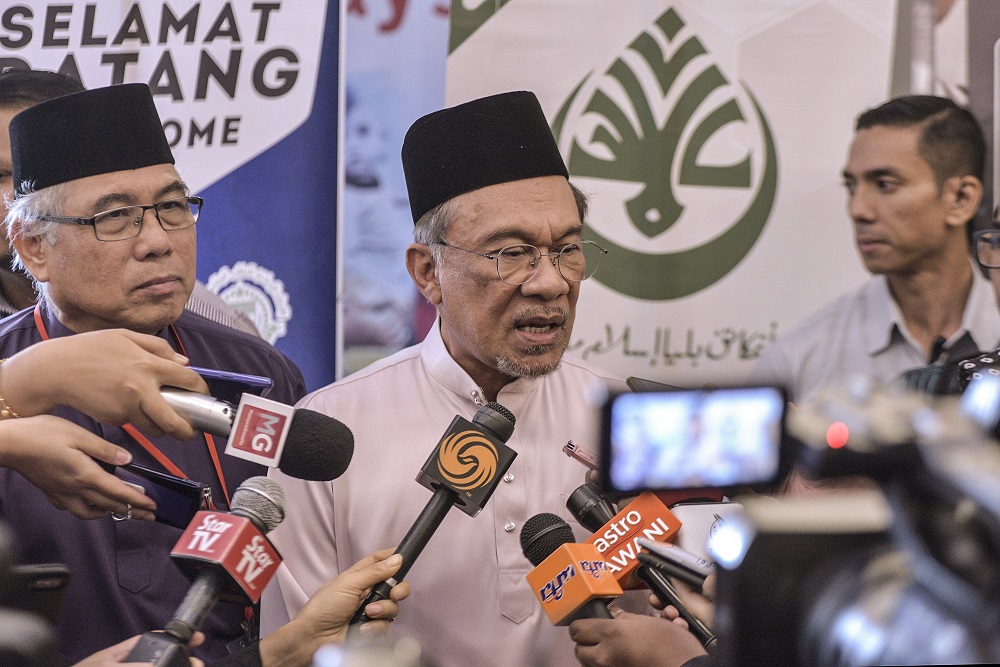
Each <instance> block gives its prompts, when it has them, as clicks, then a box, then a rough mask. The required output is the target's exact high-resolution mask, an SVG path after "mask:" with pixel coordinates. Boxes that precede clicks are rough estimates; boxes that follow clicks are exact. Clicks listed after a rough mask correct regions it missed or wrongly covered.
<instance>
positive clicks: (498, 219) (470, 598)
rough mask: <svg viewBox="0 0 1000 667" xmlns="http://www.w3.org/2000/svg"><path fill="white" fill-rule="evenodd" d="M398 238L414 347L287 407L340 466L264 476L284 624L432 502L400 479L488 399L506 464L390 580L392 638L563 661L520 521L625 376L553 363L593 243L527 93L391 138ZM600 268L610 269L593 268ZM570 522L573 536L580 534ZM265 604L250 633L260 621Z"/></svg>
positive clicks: (543, 507)
mask: <svg viewBox="0 0 1000 667" xmlns="http://www.w3.org/2000/svg"><path fill="white" fill-rule="evenodd" d="M402 157H403V170H404V173H405V176H406V183H407V190H408V193H409V198H410V208H411V212H412V214H413V220H414V223H415V227H414V240H415V242H414V243H413V244H412V245H410V246H409V247H408V248H407V251H406V265H407V268H408V270H409V272H410V275H411V277H412V278H413V281H414V282H415V283H416V285H417V288H418V289H419V291H420V293H421V294H422V295H423V297H424V298H426V299H427V300H428V301H429V302H430V303H432V304H433V305H434V306H435V307H436V309H437V320H436V322H435V323H434V325H433V326H432V327H431V330H430V332H429V333H428V334H427V336H426V338H425V339H424V340H423V341H422V342H421V343H419V344H417V345H415V346H413V347H410V348H407V349H405V350H402V351H401V352H398V353H397V354H395V355H393V356H391V357H388V358H386V359H383V360H381V361H378V362H376V363H374V364H372V365H371V366H369V367H368V368H366V369H364V370H362V371H360V372H358V373H356V374H354V375H352V376H350V377H347V378H345V379H343V380H341V381H339V382H337V383H335V384H333V385H330V386H328V387H326V388H324V389H321V390H319V391H317V392H315V393H313V394H311V395H310V396H309V397H307V398H306V399H305V400H304V401H303V402H302V403H301V404H300V406H301V407H307V408H310V409H312V410H316V411H318V412H324V413H326V414H329V415H331V416H333V417H335V418H337V419H341V420H343V421H344V422H345V423H347V424H348V425H349V426H350V427H351V430H352V431H353V432H354V436H355V442H356V447H355V452H354V458H353V460H352V462H351V467H350V469H349V470H348V471H347V472H346V473H345V474H344V475H343V476H342V477H340V478H339V479H338V480H336V481H334V482H331V483H325V482H319V483H316V482H300V481H297V480H293V479H289V478H288V477H286V476H283V475H281V474H280V473H272V474H274V475H275V476H276V478H277V479H278V480H279V481H280V483H281V486H282V487H283V488H284V489H285V492H286V494H287V496H288V501H289V506H290V507H294V508H295V512H294V513H290V514H289V516H288V518H287V519H286V521H285V522H284V523H283V524H282V525H281V526H279V527H278V528H277V529H276V530H275V531H274V533H273V541H274V543H275V546H277V547H278V550H279V551H280V552H281V554H282V556H283V558H284V564H283V566H282V568H281V569H280V570H279V571H278V581H279V582H280V588H281V593H282V595H283V596H284V602H285V605H286V609H287V611H288V612H290V613H292V614H294V613H295V612H296V611H297V610H298V609H299V608H300V607H301V606H302V604H303V603H304V602H305V600H306V599H307V597H308V596H309V595H311V594H312V593H313V591H315V590H316V589H317V588H318V587H319V586H320V585H321V584H322V583H323V582H324V581H327V580H329V579H331V578H332V577H333V576H335V575H336V574H337V573H338V572H340V571H342V570H343V569H345V568H347V567H348V566H349V565H350V564H351V563H353V562H354V561H356V560H357V559H358V558H359V557H360V556H362V555H364V554H365V553H368V552H370V551H374V550H375V549H376V548H379V547H381V546H384V545H386V544H398V543H399V542H400V540H401V539H402V538H403V536H404V535H405V534H406V533H407V530H408V528H409V527H410V525H411V523H412V522H413V520H414V517H415V516H416V514H417V512H418V511H419V510H420V508H421V507H424V506H425V505H426V504H427V502H428V500H429V499H430V497H431V494H430V492H429V491H428V490H427V489H426V488H424V487H423V486H421V485H420V484H418V483H417V482H416V481H415V480H414V478H415V477H416V475H417V474H418V472H420V470H421V466H422V465H423V464H424V462H425V460H426V459H427V454H428V451H429V450H430V449H431V448H432V447H433V446H434V444H435V443H437V442H438V440H439V438H440V437H441V434H442V432H444V431H445V430H446V428H447V427H448V424H449V423H451V422H452V420H453V419H454V417H455V416H456V415H459V416H461V417H463V418H465V419H471V418H472V417H473V415H474V414H475V413H476V411H477V409H478V408H479V407H480V406H483V405H485V404H486V403H487V402H490V401H496V402H497V403H499V404H501V405H503V406H504V407H506V408H507V409H508V410H510V412H512V413H513V415H514V417H515V418H516V427H515V429H514V433H513V435H512V436H511V437H510V440H508V441H507V443H506V444H507V446H509V447H510V448H511V449H512V450H514V451H515V452H516V453H517V458H516V459H515V460H514V462H513V464H512V465H511V467H510V468H509V470H508V471H507V472H506V474H503V475H502V477H501V479H502V481H501V482H500V483H499V485H498V487H497V488H496V490H495V491H494V493H493V496H492V498H491V499H490V501H489V502H487V503H486V504H485V506H484V507H483V509H482V511H481V512H480V513H479V515H478V516H475V517H472V516H466V515H465V513H464V512H454V511H453V512H450V513H449V514H448V515H447V516H446V517H445V518H444V520H443V521H442V522H441V524H440V525H439V526H438V528H437V530H436V531H435V533H434V535H433V537H432V538H431V539H430V540H429V542H428V543H427V545H426V547H425V548H424V550H423V552H422V554H421V556H420V558H419V559H418V560H417V561H416V562H415V563H414V565H413V567H412V569H410V570H409V572H408V574H407V575H406V578H407V580H408V581H409V582H410V584H411V586H412V587H413V594H412V596H411V598H410V600H409V601H408V602H407V604H406V607H405V609H404V610H403V612H402V613H401V614H400V616H399V617H398V619H397V621H396V623H394V624H393V630H394V631H396V630H400V631H402V632H405V633H407V634H410V635H413V636H415V637H416V638H417V640H418V641H419V642H420V644H421V646H422V647H423V649H424V652H425V653H426V654H427V656H428V658H429V659H430V660H431V661H432V662H433V663H434V664H436V665H440V666H441V667H449V666H452V665H455V666H457V665H462V666H463V667H464V666H465V665H497V666H504V665H510V666H511V667H514V666H516V667H524V666H525V665H532V664H548V665H576V664H577V663H576V660H575V658H574V657H573V644H572V642H571V641H570V639H569V637H568V636H567V632H566V629H565V628H557V627H553V626H552V624H551V623H550V622H549V620H548V619H547V618H546V617H545V614H544V612H543V611H542V609H541V607H540V606H539V604H538V602H537V601H536V599H535V596H534V593H533V592H532V590H531V587H530V586H529V585H528V584H527V582H526V581H525V580H524V576H525V575H526V574H527V573H528V571H529V570H530V569H531V565H530V563H529V562H528V561H527V560H526V559H525V558H524V556H523V555H522V553H521V547H520V544H519V533H520V530H521V527H522V525H523V523H524V522H525V521H526V520H527V519H528V518H529V517H531V516H533V515H535V514H538V513H539V512H548V511H554V510H557V509H559V508H563V507H565V505H566V498H567V497H568V496H569V494H570V493H572V491H573V489H575V488H576V487H577V486H579V485H580V482H581V481H582V480H583V475H584V472H585V470H584V468H583V467H582V466H580V465H579V464H578V463H576V462H575V461H573V460H571V459H569V458H567V457H566V455H565V454H563V452H562V447H563V445H565V444H566V442H567V441H568V440H573V441H574V442H579V443H595V442H596V437H597V417H596V414H595V412H594V411H593V409H592V407H591V406H590V405H589V403H588V400H587V393H588V390H590V389H591V387H592V386H593V385H595V384H600V385H610V386H611V387H612V388H613V389H616V390H619V391H624V390H625V389H626V387H625V384H624V382H622V381H620V380H619V379H618V378H615V377H613V376H611V375H610V374H608V373H606V372H604V371H601V370H598V369H596V368H594V367H592V366H590V365H588V364H585V363H582V362H581V361H579V360H578V359H574V358H570V357H564V352H565V351H566V347H567V345H568V344H569V342H570V335H571V332H572V329H573V321H574V317H575V315H576V302H577V298H578V296H579V293H580V283H581V282H582V281H583V280H585V279H587V278H589V277H590V276H592V275H593V273H594V272H595V271H596V270H597V268H598V264H599V263H600V260H601V257H602V255H603V254H604V251H603V249H601V248H599V247H598V246H596V245H594V244H592V243H589V242H587V241H584V239H583V236H584V235H583V225H584V220H585V217H586V211H587V203H586V197H585V196H584V195H583V194H582V193H581V192H580V191H579V190H577V189H575V188H574V187H573V186H571V185H570V183H569V181H568V176H567V171H566V166H565V165H564V163H563V160H562V156H561V155H560V153H559V150H558V147H557V146H556V142H555V140H554V139H553V136H552V133H551V131H550V130H549V125H548V122H547V121H546V118H545V115H544V113H543V111H542V108H541V105H540V104H539V102H538V100H537V99H536V98H535V96H534V95H533V94H532V93H530V92H513V93H505V94H501V95H495V96H491V97H487V98H483V99H478V100H474V101H472V102H468V103H466V104H461V105H459V106H456V107H452V108H449V109H445V110H442V111H438V112H435V113H432V114H429V115H427V116H424V117H423V118H420V119H419V120H417V121H416V122H415V123H414V124H413V126H412V127H411V128H410V130H409V131H408V132H407V135H406V138H405V139H404V142H403V155H402ZM604 261H611V260H610V259H609V258H605V259H604ZM583 534H584V533H583V531H582V530H581V536H583ZM270 602H271V600H269V599H268V594H267V593H265V598H264V614H265V618H264V623H265V630H266V626H267V625H271V624H275V623H276V622H280V620H281V619H280V618H276V619H269V618H268V615H269V613H270V611H269V609H271V608H272V607H273V605H270V604H269V603H270Z"/></svg>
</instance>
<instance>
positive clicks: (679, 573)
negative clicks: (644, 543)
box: [639, 551, 707, 593]
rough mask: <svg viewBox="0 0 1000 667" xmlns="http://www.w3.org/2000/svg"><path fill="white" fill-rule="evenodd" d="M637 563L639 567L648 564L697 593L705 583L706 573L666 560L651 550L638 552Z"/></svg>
mask: <svg viewBox="0 0 1000 667" xmlns="http://www.w3.org/2000/svg"><path fill="white" fill-rule="evenodd" d="M639 563H640V567H641V566H642V565H648V566H649V567H652V568H654V569H657V570H659V571H661V572H663V573H664V574H665V575H667V576H669V577H673V578H674V579H679V580H680V581H683V582H684V583H685V584H687V585H688V586H690V587H691V588H693V589H695V590H696V591H698V592H699V593H700V592H701V588H702V586H704V585H705V579H706V577H707V575H704V574H701V573H700V572H696V571H695V570H692V569H689V568H688V567H686V566H684V565H681V564H679V563H675V562H674V561H672V560H667V559H666V558H664V557H663V556H660V555H659V554H657V553H653V552H651V551H641V552H639Z"/></svg>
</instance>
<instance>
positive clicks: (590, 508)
mask: <svg viewBox="0 0 1000 667" xmlns="http://www.w3.org/2000/svg"><path fill="white" fill-rule="evenodd" d="M566 509H568V510H569V511H570V512H571V513H572V514H573V516H575V517H576V520H577V521H579V522H580V525H581V526H583V527H584V528H586V529H587V530H589V531H590V532H592V533H594V532H597V531H599V530H601V527H602V526H604V524H606V523H608V522H609V521H611V520H612V519H613V518H614V516H615V513H616V512H617V511H618V510H617V509H615V506H614V505H612V504H611V503H610V502H609V501H608V500H607V499H606V498H604V496H602V495H601V494H600V492H599V491H598V490H597V487H596V486H594V485H593V484H591V483H590V482H587V483H586V484H581V485H580V486H578V487H577V488H576V490H575V491H574V492H573V493H571V494H570V495H569V498H568V499H567V500H566Z"/></svg>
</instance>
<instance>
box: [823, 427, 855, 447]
mask: <svg viewBox="0 0 1000 667" xmlns="http://www.w3.org/2000/svg"><path fill="white" fill-rule="evenodd" d="M849 437H850V433H849V432H848V430H847V424H845V423H844V422H834V423H832V424H830V427H829V428H827V429H826V444H828V445H830V447H832V448H833V449H840V448H841V447H843V446H844V445H846V444H847V439H848V438H849Z"/></svg>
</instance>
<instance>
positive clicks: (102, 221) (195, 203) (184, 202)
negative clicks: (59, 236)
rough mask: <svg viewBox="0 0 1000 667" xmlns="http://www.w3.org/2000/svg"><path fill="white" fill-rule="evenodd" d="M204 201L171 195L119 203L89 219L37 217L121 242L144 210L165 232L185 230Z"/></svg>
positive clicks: (134, 233) (138, 223) (136, 229)
mask: <svg viewBox="0 0 1000 667" xmlns="http://www.w3.org/2000/svg"><path fill="white" fill-rule="evenodd" d="M204 203H205V200H204V199H202V198H201V197H174V198H172V199H164V200H163V201H159V202H156V203H155V204H136V205H134V206H120V207H118V208H113V209H110V210H108V211H102V212H101V213H98V214H97V215H95V216H93V217H90V218H77V217H72V216H62V215H47V216H43V217H42V218H40V220H44V221H47V222H59V223H66V224H72V225H89V226H91V227H93V228H94V234H95V235H96V236H97V240H98V241H124V240H126V239H130V238H133V237H136V236H138V235H139V230H140V229H142V221H143V218H145V217H146V211H148V210H150V209H152V211H153V214H154V215H155V216H156V221H157V222H159V223H160V227H162V228H163V229H164V231H168V232H175V231H177V230H179V229H186V228H188V227H191V226H192V225H194V223H196V222H198V216H199V215H200V213H201V207H202V205H203V204H204Z"/></svg>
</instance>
